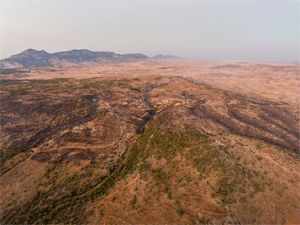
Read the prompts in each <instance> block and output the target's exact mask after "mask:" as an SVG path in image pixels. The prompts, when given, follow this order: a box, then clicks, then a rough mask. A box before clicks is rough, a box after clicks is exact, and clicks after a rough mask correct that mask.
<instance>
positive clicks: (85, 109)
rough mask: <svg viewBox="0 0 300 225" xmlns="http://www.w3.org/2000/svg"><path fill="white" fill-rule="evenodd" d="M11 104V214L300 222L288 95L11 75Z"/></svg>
mask: <svg viewBox="0 0 300 225" xmlns="http://www.w3.org/2000/svg"><path fill="white" fill-rule="evenodd" d="M1 105H2V106H3V107H1V117H2V118H1V127H2V129H1V133H0V134H1V135H0V137H1V174H2V175H1V178H0V191H1V193H4V194H3V196H2V198H1V210H0V213H1V222H2V223H3V224H27V223H29V224H37V223H43V224H50V223H52V224H53V223H54V224H57V223H68V224H70V223H71V224H72V223H73V224H79V223H81V224H83V223H88V224H128V223H131V224H137V223H139V224H149V223H150V222H151V223H155V224H170V223H176V224H178V223H187V224H191V223H195V224H197V223H198V224H199V223H200V224H211V223H213V224H223V223H228V224H229V223H233V224H254V223H255V224H257V223H261V224H295V223H296V224H297V223H299V222H300V218H299V214H298V212H299V209H300V207H299V202H300V201H299V200H300V195H299V192H298V190H299V186H300V185H299V179H300V176H299V175H300V174H299V171H300V170H299V168H300V162H299V127H298V126H297V124H298V123H299V119H298V117H297V116H296V115H297V114H296V112H294V111H293V109H292V108H291V107H290V106H289V105H288V104H284V103H276V102H271V101H266V100H263V99H259V98H250V97H246V96H242V95H237V94H235V93H232V92H228V91H223V90H219V89H215V88H212V87H209V86H207V85H204V84H199V83H195V82H194V81H191V80H188V79H184V78H181V77H139V78H131V79H119V78H93V79H83V80H75V79H53V80H44V81H42V80H32V81H28V80H24V81H21V80H20V81H12V80H3V81H1ZM58 115H59V116H58ZM17 183H18V185H15V184H17Z"/></svg>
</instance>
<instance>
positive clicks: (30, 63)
mask: <svg viewBox="0 0 300 225" xmlns="http://www.w3.org/2000/svg"><path fill="white" fill-rule="evenodd" d="M148 59H154V60H173V59H179V57H177V56H172V55H156V56H154V57H148V56H146V55H144V54H140V53H135V54H117V53H114V52H105V51H101V52H98V51H91V50H88V49H79V50H77V49H74V50H70V51H64V52H56V53H52V54H51V53H48V52H46V51H44V50H41V51H38V50H35V49H27V50H25V51H23V52H21V53H19V54H17V55H13V56H11V57H8V58H6V59H3V60H0V68H37V67H48V66H68V65H76V64H84V63H97V64H105V63H114V62H131V61H140V60H148Z"/></svg>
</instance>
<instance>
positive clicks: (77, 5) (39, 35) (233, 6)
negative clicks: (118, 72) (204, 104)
mask: <svg viewBox="0 0 300 225" xmlns="http://www.w3.org/2000/svg"><path fill="white" fill-rule="evenodd" d="M28 48H34V49H37V50H46V51H48V52H57V51H65V50H71V49H90V50H97V51H114V52H117V53H137V52H139V53H144V54H147V55H149V56H153V55H155V54H174V55H178V56H182V57H186V58H192V59H204V60H220V59H222V60H246V61H292V62H296V61H300V55H299V54H300V53H299V52H300V1H298V0H294V1H290V0H277V1H275V0H273V1H272V0H268V1H267V0H227V1H226V0H210V1H208V0H206V1H202V0H193V1H190V0H172V1H170V0H103V1H102V0H0V58H5V57H8V56H10V55H13V54H17V53H19V52H21V51H23V50H25V49H28Z"/></svg>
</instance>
